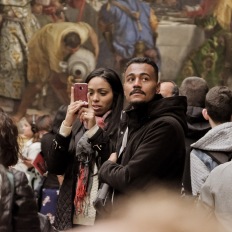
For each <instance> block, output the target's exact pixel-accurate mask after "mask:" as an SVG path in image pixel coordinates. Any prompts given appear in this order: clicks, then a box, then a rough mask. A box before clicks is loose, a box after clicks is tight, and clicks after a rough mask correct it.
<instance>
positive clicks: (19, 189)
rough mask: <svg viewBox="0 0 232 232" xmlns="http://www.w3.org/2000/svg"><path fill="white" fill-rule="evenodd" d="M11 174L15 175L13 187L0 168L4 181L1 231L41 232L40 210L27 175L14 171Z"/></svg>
mask: <svg viewBox="0 0 232 232" xmlns="http://www.w3.org/2000/svg"><path fill="white" fill-rule="evenodd" d="M10 172H11V173H12V174H13V181H14V184H13V185H12V184H11V182H10V181H9V179H8V177H7V176H6V171H4V168H3V167H2V166H0V174H1V178H2V180H3V182H2V185H1V197H0V231H1V232H10V231H13V232H31V231H33V232H34V231H35V232H40V221H39V216H38V211H37V210H38V209H37V205H36V201H35V197H34V193H33V190H32V188H31V187H30V186H29V185H28V180H27V177H26V175H25V174H24V173H23V172H20V171H17V170H14V169H12V170H11V171H10ZM13 187H14V191H13V196H12V188H13Z"/></svg>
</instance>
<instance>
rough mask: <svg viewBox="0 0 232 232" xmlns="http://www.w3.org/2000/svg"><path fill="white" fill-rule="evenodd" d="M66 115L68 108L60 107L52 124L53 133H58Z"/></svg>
mask: <svg viewBox="0 0 232 232" xmlns="http://www.w3.org/2000/svg"><path fill="white" fill-rule="evenodd" d="M66 113H67V106H65V105H62V106H60V108H59V109H58V110H57V112H56V114H55V117H54V119H53V123H52V132H53V133H58V131H59V129H60V126H61V124H62V122H63V121H64V119H65V116H66Z"/></svg>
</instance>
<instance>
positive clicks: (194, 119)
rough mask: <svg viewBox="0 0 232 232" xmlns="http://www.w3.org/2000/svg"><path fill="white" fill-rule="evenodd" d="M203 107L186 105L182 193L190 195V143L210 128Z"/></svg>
mask: <svg viewBox="0 0 232 232" xmlns="http://www.w3.org/2000/svg"><path fill="white" fill-rule="evenodd" d="M202 110H203V108H201V107H196V106H188V107H187V125H188V133H187V134H186V137H185V146H186V160H185V167H184V173H183V188H184V193H185V194H187V195H192V187H191V177H190V152H191V146H190V145H191V144H193V143H194V142H196V141H197V140H199V139H200V138H202V137H203V136H204V135H205V134H206V133H207V132H208V131H209V130H210V129H211V126H210V124H209V121H207V120H205V119H204V117H203V115H202Z"/></svg>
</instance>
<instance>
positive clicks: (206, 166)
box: [190, 122, 232, 196]
mask: <svg viewBox="0 0 232 232" xmlns="http://www.w3.org/2000/svg"><path fill="white" fill-rule="evenodd" d="M231 139H232V122H226V123H223V124H220V125H218V126H216V127H214V128H212V129H211V130H210V131H208V133H206V134H205V136H203V137H202V138H201V139H199V140H198V141H197V142H196V143H193V144H192V145H191V147H192V148H193V150H192V151H191V154H190V169H191V185H192V194H193V195H195V196H196V195H198V194H199V193H200V189H201V187H202V185H203V183H204V182H205V181H206V178H207V177H208V175H209V173H210V172H211V171H212V170H213V169H214V168H215V167H216V166H218V164H217V163H216V162H215V161H214V160H213V159H212V158H211V157H210V156H209V155H207V154H206V153H205V152H204V151H202V150H205V151H218V152H232V140H231Z"/></svg>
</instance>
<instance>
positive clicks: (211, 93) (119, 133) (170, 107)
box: [0, 57, 232, 231]
mask: <svg viewBox="0 0 232 232" xmlns="http://www.w3.org/2000/svg"><path fill="white" fill-rule="evenodd" d="M158 73H159V71H158V66H157V65H156V63H155V62H154V61H153V60H152V59H150V58H147V57H135V58H132V59H131V60H130V61H129V62H128V63H127V64H126V66H125V69H124V72H123V75H124V76H123V79H124V83H122V81H121V78H120V77H119V75H118V74H117V73H116V72H115V71H114V70H112V69H109V68H97V69H95V70H93V71H92V72H91V73H90V74H89V75H88V76H87V78H86V83H87V85H88V102H85V101H81V100H74V87H71V96H70V104H68V105H63V106H61V107H60V108H59V110H58V111H57V113H56V115H35V114H33V115H26V116H25V117H24V118H23V120H22V121H21V127H19V128H17V126H16V124H15V123H14V122H13V120H12V119H11V118H10V116H9V115H8V114H7V113H5V112H4V111H3V110H1V112H0V113H1V115H2V116H1V117H2V119H1V124H0V125H1V126H0V130H1V131H2V133H1V136H3V138H2V139H1V141H2V142H1V145H0V146H1V149H0V151H1V152H0V161H1V165H2V170H1V180H3V179H4V178H6V179H8V182H9V183H8V185H7V184H6V183H5V182H3V181H1V182H0V183H1V191H2V193H1V205H2V206H3V209H4V211H1V214H2V215H0V224H2V223H3V225H2V227H3V228H8V227H7V226H9V225H7V220H8V221H9V220H13V224H12V226H13V231H17V226H18V224H17V220H19V218H20V217H21V216H23V215H24V217H25V218H26V219H25V220H29V221H31V222H32V221H33V220H34V221H37V223H32V224H31V227H30V226H27V227H28V228H32V227H33V228H34V227H36V225H37V226H38V228H39V229H40V230H42V226H44V223H42V222H41V216H42V215H46V217H45V218H43V220H44V219H47V225H49V226H50V231H53V230H54V231H55V230H57V231H67V230H73V231H75V230H79V229H81V230H84V231H85V230H87V231H88V230H91V227H92V226H93V225H96V226H97V224H99V225H98V226H97V227H96V229H98V227H99V228H104V226H105V229H106V228H108V226H109V225H111V224H112V225H113V224H116V225H117V224H118V225H119V226H125V228H126V224H125V225H124V224H123V223H124V222H123V221H124V220H126V219H127V217H128V223H129V222H130V220H131V218H133V217H135V216H133V212H130V211H128V214H126V216H125V218H124V219H123V220H122V221H120V220H119V218H120V217H121V216H119V215H121V213H122V211H123V209H124V207H125V208H127V207H130V204H131V197H134V195H136V194H140V195H141V196H140V201H141V207H142V204H143V203H144V205H146V204H147V202H146V201H144V202H143V197H144V198H145V199H146V197H149V196H150V194H154V196H155V195H156V194H157V191H158V190H159V191H160V190H161V189H163V191H164V192H166V193H168V199H169V197H170V199H169V201H170V204H171V205H172V204H176V205H174V206H173V205H172V207H176V210H178V212H179V211H180V212H179V213H180V214H183V212H182V210H183V209H182V207H183V205H182V204H184V205H185V204H186V206H185V207H188V208H189V210H196V211H197V212H198V211H199V212H198V213H200V214H202V215H204V218H205V220H209V222H210V224H209V228H211V226H212V225H213V224H215V225H217V227H216V228H218V230H217V229H216V228H215V226H214V230H215V231H230V228H231V226H232V220H231V219H230V218H231V214H232V211H231V206H230V197H229V196H230V191H231V188H230V185H229V184H228V181H229V178H230V173H231V172H230V169H229V167H230V163H231V162H230V160H231V158H232V147H231V142H230V135H231V124H232V122H231V115H232V90H230V89H229V88H228V87H226V86H215V87H212V88H208V85H207V83H206V81H205V80H203V79H202V78H200V77H187V78H186V79H185V80H184V81H183V83H182V84H181V86H180V87H178V86H177V85H176V84H175V82H173V81H163V82H160V80H159V75H158ZM196 94H197V96H196ZM124 95H125V98H126V102H127V105H126V106H125V107H124V103H125V99H124ZM18 131H19V132H18ZM38 156H42V160H43V161H44V165H45V168H46V172H44V173H41V170H40V168H38V166H36V165H35V160H36V159H37V157H38ZM223 163H225V164H223ZM221 164H223V165H221ZM217 166H218V167H217ZM16 170H17V171H16ZM211 172H212V173H211ZM9 173H10V174H9ZM16 173H20V175H21V176H22V177H21V178H20V181H19V183H18V182H16V179H18V175H19V174H16ZM217 173H218V174H217ZM11 175H13V183H14V184H13V186H12V185H11V182H12V181H11V177H10V176H11ZM220 176H222V177H220ZM224 178H225V180H226V181H225V182H224V181H220V180H222V179H223V180H224ZM227 179H228V180H227ZM3 183H4V185H3ZM18 185H19V187H20V185H22V186H24V187H23V188H22V189H20V191H19V190H17V189H15V188H16V187H17V186H18ZM103 185H105V186H108V188H107V191H108V192H107V193H108V195H107V196H108V198H106V199H104V198H103V199H101V193H100V192H101V191H102V189H103V188H102V186H103ZM19 187H18V188H19ZM13 188H14V189H15V190H14V191H13V195H14V197H13V196H11V194H8V195H7V194H6V193H7V191H8V192H11V191H12V189H13ZM24 188H25V190H24ZM221 189H224V191H223V194H224V195H221V192H220V190H221ZM18 191H19V192H18ZM24 191H25V194H26V193H27V194H29V192H30V194H29V195H25V196H24V195H23V196H24V199H25V200H26V201H27V204H29V203H30V204H31V208H28V212H27V213H28V214H30V215H31V216H30V217H29V216H28V215H26V212H24V211H22V212H21V205H20V206H17V204H19V203H17V202H16V203H15V199H18V197H19V196H21V195H20V194H24ZM28 191H29V192H28ZM151 191H152V192H151ZM169 194H170V195H169ZM16 196H17V197H16ZM181 196H182V197H181ZM6 197H8V198H9V197H12V204H11V206H10V210H12V213H10V211H9V208H7V206H5V204H6V202H5V201H4V199H5V198H6ZM99 197H100V199H101V200H103V201H104V202H102V204H100V205H99V204H98V205H96V204H95V202H96V200H97V199H98V200H99ZM27 198H30V200H27ZM178 198H179V199H178ZM173 199H175V200H173ZM21 200H22V201H23V199H21ZM10 201H11V200H10ZM172 201H173V202H172ZM180 201H183V203H180ZM174 202H175V203H174ZM179 203H180V204H179ZM25 204H26V203H25ZM32 204H33V207H32ZM154 204H155V203H154ZM22 205H24V203H22ZM171 205H170V210H173V209H172V207H171ZM4 207H5V208H4ZM99 207H100V208H99ZM101 207H102V208H101ZM104 207H105V208H104ZM160 207H161V208H160V209H162V207H167V208H168V206H165V205H163V206H160ZM6 208H7V209H8V211H7V210H6ZM103 208H104V209H103ZM135 210H139V209H137V208H135ZM157 210H158V209H157ZM155 211H156V209H155V210H154V212H153V211H151V212H150V213H151V214H152V215H151V217H154V220H155V221H156V220H157V222H156V223H157V225H156V223H154V222H152V221H150V222H149V223H150V224H148V225H147V226H148V227H149V226H153V227H154V228H159V227H162V226H164V225H162V224H159V220H158V219H155V217H156V216H155V215H156V213H155ZM30 212H33V214H31V213H30ZM21 213H22V215H21ZM169 213H170V218H169V219H168V220H170V223H173V222H172V220H174V219H173V218H175V215H176V211H174V210H173V212H172V211H170V212H169ZM15 214H16V216H15ZM17 214H19V216H17ZM153 214H154V215H153ZM33 215H34V218H33V217H32V216H33ZM145 215H146V213H145V212H144V215H143V214H142V213H141V223H142V221H143V217H145ZM163 216H164V215H163ZM192 216H193V217H197V216H196V215H195V213H194V214H193V215H192ZM185 217H187V216H186V215H185ZM189 217H190V215H189ZM9 218H11V219H9ZM144 220H145V219H144ZM160 220H161V221H162V215H161V218H160ZM186 220H187V219H186ZM188 220H189V219H188ZM194 220H195V219H194ZM39 222H40V223H39ZM4 223H5V224H4ZM125 223H126V221H125ZM137 223H139V221H138V222H137ZM80 226H81V227H80ZM176 226H177V227H179V228H182V227H185V226H186V224H182V223H180V224H178V225H176ZM189 226H190V227H191V226H193V225H192V224H189ZM139 227H140V225H139V224H138V228H139ZM125 228H124V230H125ZM192 229H193V228H191V229H190V228H189V231H196V230H192ZM23 231H24V230H23ZM25 231H26V230H25ZM169 231H172V228H170V229H169ZM186 231H188V230H186Z"/></svg>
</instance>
